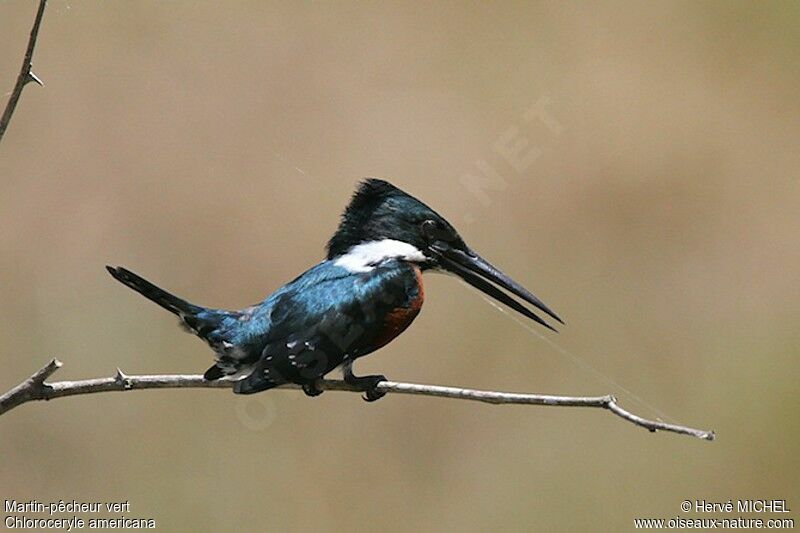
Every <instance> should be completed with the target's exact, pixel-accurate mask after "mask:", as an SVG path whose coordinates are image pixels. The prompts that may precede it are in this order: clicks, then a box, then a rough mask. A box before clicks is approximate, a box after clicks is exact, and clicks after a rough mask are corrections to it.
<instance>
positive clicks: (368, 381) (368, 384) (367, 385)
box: [342, 361, 388, 402]
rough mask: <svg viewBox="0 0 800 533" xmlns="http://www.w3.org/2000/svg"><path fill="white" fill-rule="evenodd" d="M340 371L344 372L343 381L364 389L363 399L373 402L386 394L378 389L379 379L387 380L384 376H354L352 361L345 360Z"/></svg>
mask: <svg viewBox="0 0 800 533" xmlns="http://www.w3.org/2000/svg"><path fill="white" fill-rule="evenodd" d="M342 373H343V374H344V382H345V383H347V384H348V385H352V386H354V387H357V388H359V389H360V390H362V391H364V396H362V398H364V400H366V401H368V402H374V401H375V400H379V399H380V398H383V397H384V396H386V393H385V392H381V391H380V390H378V383H380V382H381V381H388V380H387V379H386V376H383V375H380V374H376V375H372V376H356V375H355V374H353V361H346V362H345V363H344V365H342Z"/></svg>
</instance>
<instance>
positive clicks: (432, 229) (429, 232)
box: [421, 220, 453, 241]
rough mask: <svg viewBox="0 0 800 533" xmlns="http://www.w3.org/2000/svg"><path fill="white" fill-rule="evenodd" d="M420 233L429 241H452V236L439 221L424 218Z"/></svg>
mask: <svg viewBox="0 0 800 533" xmlns="http://www.w3.org/2000/svg"><path fill="white" fill-rule="evenodd" d="M421 228H422V234H423V235H424V236H425V238H426V239H428V240H429V241H452V240H453V236H452V235H451V234H450V232H449V231H447V228H446V227H445V226H444V224H442V223H441V222H438V221H436V220H426V221H425V222H423V223H422V225H421Z"/></svg>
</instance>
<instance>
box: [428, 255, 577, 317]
mask: <svg viewBox="0 0 800 533" xmlns="http://www.w3.org/2000/svg"><path fill="white" fill-rule="evenodd" d="M433 249H434V251H435V252H436V253H437V256H438V259H439V263H440V264H441V266H442V267H443V268H444V269H446V270H448V271H450V272H452V273H453V274H456V275H457V276H458V277H460V278H461V279H463V280H464V281H466V282H467V283H469V284H470V285H472V286H473V287H475V288H476V289H478V290H480V291H481V292H484V293H485V294H487V295H489V296H491V297H492V298H494V299H495V300H497V301H499V302H500V303H503V304H505V305H507V306H508V307H510V308H511V309H513V310H514V311H517V312H518V313H520V314H522V315H525V316H526V317H528V318H530V319H531V320H534V321H536V322H538V323H539V324H541V325H542V326H544V327H546V328H548V329H551V330H553V331H557V330H556V329H555V328H553V327H552V326H550V325H549V324H548V323H547V322H545V321H544V320H542V319H541V318H539V316H538V315H536V314H535V313H534V312H533V311H531V310H530V309H528V308H527V307H526V306H524V305H522V304H521V303H519V302H518V301H517V300H515V299H513V298H512V297H511V296H509V295H508V294H506V293H505V292H503V291H501V290H500V289H498V288H497V287H495V286H494V285H492V284H491V283H489V282H490V281H491V282H492V283H495V284H496V285H499V286H500V287H502V288H503V289H505V290H507V291H509V292H511V293H513V294H516V295H517V296H519V297H520V298H522V299H523V300H525V301H526V302H528V303H529V304H531V305H532V306H534V307H535V308H536V309H539V310H540V311H542V312H544V313H547V314H548V315H549V316H551V317H552V318H553V319H555V320H557V321H558V322H560V323H561V324H563V323H564V321H563V320H561V319H560V318H559V317H558V315H556V314H555V313H554V312H553V311H551V310H550V308H548V307H547V306H546V305H545V304H544V302H542V301H541V300H540V299H539V298H537V297H536V296H535V295H534V294H533V293H531V292H530V291H529V290H528V289H526V288H525V287H523V286H522V285H520V284H519V283H517V282H516V281H514V280H513V279H511V278H510V277H508V276H507V275H505V274H504V273H503V272H501V271H500V270H498V269H497V268H495V267H494V266H492V264H491V263H489V262H488V261H486V260H485V259H483V258H482V257H481V256H479V255H478V254H476V253H475V252H473V251H472V250H470V249H469V248H467V249H466V251H462V250H459V249H457V248H452V247H450V246H447V247H435V248H433ZM487 280H488V281H487Z"/></svg>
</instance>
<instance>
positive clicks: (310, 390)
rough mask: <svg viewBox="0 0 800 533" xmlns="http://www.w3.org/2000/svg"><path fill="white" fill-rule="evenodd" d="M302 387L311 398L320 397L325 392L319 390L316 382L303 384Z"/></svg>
mask: <svg viewBox="0 0 800 533" xmlns="http://www.w3.org/2000/svg"><path fill="white" fill-rule="evenodd" d="M302 387H303V392H305V393H306V396H310V397H312V398H313V397H314V396H319V395H320V394H322V393H323V392H324V391H323V390H322V389H320V388H319V386H318V385H317V381H316V380H314V381H312V382H311V383H303V385H302Z"/></svg>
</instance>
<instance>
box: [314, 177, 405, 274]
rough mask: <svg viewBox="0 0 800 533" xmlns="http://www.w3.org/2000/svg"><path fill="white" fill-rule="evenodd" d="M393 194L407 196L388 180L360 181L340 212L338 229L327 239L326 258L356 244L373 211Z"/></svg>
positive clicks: (371, 179)
mask: <svg viewBox="0 0 800 533" xmlns="http://www.w3.org/2000/svg"><path fill="white" fill-rule="evenodd" d="M393 196H407V195H406V193H404V192H403V191H401V190H400V189H398V188H397V187H395V186H394V185H392V184H391V183H389V182H388V181H385V180H382V179H378V178H369V179H366V180H364V181H362V182H361V184H360V185H359V187H358V189H356V192H355V193H354V194H353V197H352V199H351V200H350V203H349V204H348V205H347V208H346V209H345V210H344V213H342V220H341V223H340V224H339V229H338V230H337V231H336V233H335V234H334V235H333V237H331V240H330V241H328V259H331V258H333V257H336V256H337V255H339V254H342V253H344V252H346V251H347V250H348V249H349V248H350V247H351V246H352V245H354V244H358V242H359V238H360V237H361V231H362V229H363V228H364V226H365V225H366V224H367V222H368V221H369V220H370V219H371V218H372V217H373V215H374V213H375V211H376V210H377V209H378V208H379V207H381V206H382V205H383V204H384V203H385V202H386V200H387V199H389V198H391V197H393Z"/></svg>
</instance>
